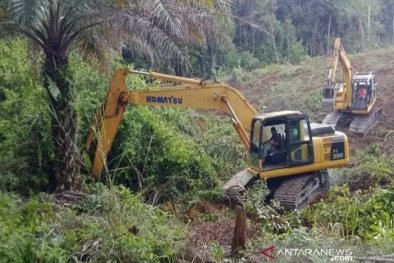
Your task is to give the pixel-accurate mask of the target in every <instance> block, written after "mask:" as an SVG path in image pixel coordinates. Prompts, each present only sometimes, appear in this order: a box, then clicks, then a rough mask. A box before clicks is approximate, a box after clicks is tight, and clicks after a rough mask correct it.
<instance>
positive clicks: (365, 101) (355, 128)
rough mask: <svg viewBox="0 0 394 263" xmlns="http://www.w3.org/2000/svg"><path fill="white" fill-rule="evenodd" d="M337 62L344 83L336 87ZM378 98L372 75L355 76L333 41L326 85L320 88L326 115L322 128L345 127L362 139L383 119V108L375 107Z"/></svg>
mask: <svg viewBox="0 0 394 263" xmlns="http://www.w3.org/2000/svg"><path fill="white" fill-rule="evenodd" d="M338 60H339V62H340V63H341V65H342V70H343V78H344V80H345V83H335V73H336V70H337V65H338ZM376 98H377V82H376V79H375V75H374V74H373V72H372V71H371V72H356V73H355V74H354V75H353V76H352V66H351V63H350V60H349V58H348V57H347V55H346V52H345V50H344V48H343V45H342V44H341V40H340V38H336V39H335V42H334V49H333V54H332V60H331V68H330V71H329V74H328V79H327V82H326V83H325V86H324V88H323V100H322V112H323V113H326V114H327V113H328V114H327V116H326V117H325V118H324V120H323V122H322V123H324V124H329V125H332V126H333V127H334V128H336V129H337V128H338V127H339V126H340V127H346V128H347V126H348V125H349V130H350V131H351V132H354V133H356V134H360V135H362V136H365V135H367V134H368V133H369V131H370V130H371V129H373V128H374V127H376V126H377V125H378V124H379V122H380V121H381V118H382V108H379V107H374V105H375V103H376Z"/></svg>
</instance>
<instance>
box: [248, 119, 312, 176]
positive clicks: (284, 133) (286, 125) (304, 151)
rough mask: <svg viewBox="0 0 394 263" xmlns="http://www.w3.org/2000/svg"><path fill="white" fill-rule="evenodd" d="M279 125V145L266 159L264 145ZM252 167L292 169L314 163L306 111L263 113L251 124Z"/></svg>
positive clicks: (264, 169)
mask: <svg viewBox="0 0 394 263" xmlns="http://www.w3.org/2000/svg"><path fill="white" fill-rule="evenodd" d="M272 127H275V128H276V131H277V133H278V135H279V136H278V137H279V146H278V147H277V149H276V150H274V151H270V152H268V155H267V156H266V157H265V158H264V160H263V159H262V158H263V152H264V148H265V147H268V145H267V144H264V142H265V141H268V140H269V139H270V138H271V136H272V134H271V128H272ZM250 138H251V144H250V145H251V147H250V157H251V158H250V160H251V166H252V167H254V168H255V169H258V170H260V171H268V170H275V169H281V168H289V167H294V166H300V165H307V164H311V163H313V161H314V159H313V142H312V135H311V128H310V122H309V118H308V117H307V116H305V115H303V114H301V113H300V114H297V113H296V114H291V113H290V114H288V115H284V116H276V117H266V116H264V115H260V116H257V117H255V118H254V119H253V120H252V127H251V134H250Z"/></svg>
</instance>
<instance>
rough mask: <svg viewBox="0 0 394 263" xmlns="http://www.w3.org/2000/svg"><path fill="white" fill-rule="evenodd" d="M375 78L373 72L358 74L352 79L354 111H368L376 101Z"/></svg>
mask: <svg viewBox="0 0 394 263" xmlns="http://www.w3.org/2000/svg"><path fill="white" fill-rule="evenodd" d="M376 86H377V83H376V82H375V76H374V75H373V74H372V71H371V72H368V73H359V72H356V74H354V76H353V78H352V93H353V100H352V108H353V109H354V110H360V111H367V110H368V107H370V106H371V104H372V102H374V101H375V99H376Z"/></svg>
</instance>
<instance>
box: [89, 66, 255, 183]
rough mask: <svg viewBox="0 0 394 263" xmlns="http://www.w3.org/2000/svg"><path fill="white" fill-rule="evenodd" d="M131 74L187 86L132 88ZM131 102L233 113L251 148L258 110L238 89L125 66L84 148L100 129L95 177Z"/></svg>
mask: <svg viewBox="0 0 394 263" xmlns="http://www.w3.org/2000/svg"><path fill="white" fill-rule="evenodd" d="M128 74H141V75H145V76H149V77H150V78H152V79H160V80H164V81H171V82H179V83H182V84H186V86H185V85H184V86H181V87H176V88H166V89H159V90H154V89H150V90H137V91H132V90H128V89H127V86H126V76H127V75H128ZM128 104H138V105H150V106H166V107H183V108H184V107H189V108H197V109H212V110H220V111H222V112H224V113H226V114H227V115H228V116H230V118H231V120H232V122H233V125H234V128H235V129H236V131H237V132H238V134H239V137H240V139H241V142H242V143H243V144H244V145H245V148H246V149H247V150H249V147H250V139H249V132H250V126H251V121H252V119H253V117H254V116H255V115H256V114H257V111H256V109H255V108H254V107H253V106H252V105H251V104H250V103H249V102H248V100H247V99H246V98H245V97H244V96H243V95H242V94H241V93H240V92H239V91H237V90H236V89H234V88H232V87H229V86H227V85H224V84H220V83H217V84H207V83H206V82H205V81H204V80H197V79H189V78H182V77H176V76H171V75H165V74H160V73H148V72H140V71H132V70H129V69H128V68H123V69H119V70H117V71H116V72H115V74H114V76H113V79H112V82H111V87H110V90H109V92H108V94H107V96H106V98H105V100H104V103H103V105H102V106H101V110H100V111H99V112H98V113H97V115H96V119H95V124H94V126H93V127H92V128H91V131H90V133H89V135H88V139H87V142H86V144H85V149H86V150H89V148H90V145H91V142H92V139H93V138H94V136H95V134H96V133H98V134H97V136H98V145H97V150H96V154H95V157H94V161H93V174H94V175H95V176H96V177H98V176H99V175H100V173H101V171H102V169H103V166H104V163H105V158H106V155H107V154H108V152H109V150H110V148H111V146H112V143H113V141H114V139H115V135H116V133H117V130H118V128H119V125H120V123H121V120H122V117H123V114H124V111H125V109H126V106H127V105H128ZM236 112H242V115H240V116H237V115H236Z"/></svg>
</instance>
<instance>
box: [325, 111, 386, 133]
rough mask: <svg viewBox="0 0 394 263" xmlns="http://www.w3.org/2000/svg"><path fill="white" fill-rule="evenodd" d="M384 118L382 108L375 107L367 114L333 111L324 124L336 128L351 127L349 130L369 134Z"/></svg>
mask: <svg viewBox="0 0 394 263" xmlns="http://www.w3.org/2000/svg"><path fill="white" fill-rule="evenodd" d="M381 120H382V108H375V109H373V110H372V111H371V112H370V113H369V114H367V115H359V114H353V113H346V112H345V113H342V112H331V113H329V114H327V116H326V117H325V118H324V120H323V122H322V123H323V124H329V125H332V126H333V127H334V128H335V129H337V130H338V129H341V128H349V131H351V132H353V133H355V134H359V135H362V136H365V135H367V134H368V133H369V132H370V131H371V130H372V129H373V128H374V127H376V126H377V125H378V124H379V123H380V122H381Z"/></svg>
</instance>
